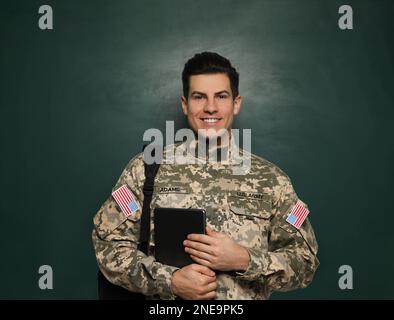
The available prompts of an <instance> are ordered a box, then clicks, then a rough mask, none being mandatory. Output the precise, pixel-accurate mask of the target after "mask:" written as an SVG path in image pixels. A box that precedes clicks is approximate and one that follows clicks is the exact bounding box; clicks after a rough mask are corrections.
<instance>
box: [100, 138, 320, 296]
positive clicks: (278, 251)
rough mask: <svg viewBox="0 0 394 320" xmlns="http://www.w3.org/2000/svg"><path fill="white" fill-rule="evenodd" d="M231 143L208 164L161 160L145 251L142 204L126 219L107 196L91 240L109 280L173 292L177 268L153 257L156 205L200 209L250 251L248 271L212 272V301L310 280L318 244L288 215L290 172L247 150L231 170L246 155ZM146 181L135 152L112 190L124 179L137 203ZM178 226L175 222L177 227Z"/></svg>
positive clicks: (292, 196)
mask: <svg viewBox="0 0 394 320" xmlns="http://www.w3.org/2000/svg"><path fill="white" fill-rule="evenodd" d="M179 148H184V145H177V146H174V150H175V152H176V151H177V150H178V151H183V150H182V149H179ZM229 149H230V150H229V154H228V157H227V158H226V159H224V160H223V159H222V161H221V162H208V161H205V159H200V158H196V157H195V156H194V155H192V154H191V153H187V152H186V154H187V157H190V159H193V160H197V161H195V162H197V163H195V164H185V165H180V164H174V163H171V161H170V159H171V157H168V158H167V159H165V160H164V163H163V164H162V165H161V166H160V169H159V172H158V174H157V176H156V179H155V190H154V194H153V198H152V203H151V215H152V219H151V238H150V249H149V255H148V256H147V255H145V254H143V253H142V252H141V251H138V250H137V245H138V241H139V229H140V217H141V210H139V211H137V212H136V213H133V214H132V215H131V216H129V217H128V218H126V217H125V215H124V214H123V213H122V212H121V210H120V208H119V206H118V204H117V203H116V202H115V200H114V199H113V197H112V196H110V197H109V198H108V199H107V200H106V201H105V203H104V204H103V205H102V207H101V208H100V210H99V211H98V212H97V214H96V215H95V217H94V229H93V244H94V249H95V253H96V257H97V262H98V265H99V267H100V269H101V271H102V272H103V274H104V275H105V276H106V277H107V279H108V280H110V281H111V282H112V283H114V284H117V285H120V286H122V287H124V288H126V289H128V290H130V291H134V292H141V293H143V294H145V295H146V296H147V298H148V299H174V298H175V296H174V295H173V294H172V292H171V288H170V285H171V276H172V273H173V272H174V271H176V270H177V268H176V267H173V266H168V265H164V264H161V263H160V262H158V261H156V260H155V259H154V246H155V240H154V239H155V237H154V225H153V209H154V208H155V207H173V208H203V209H205V210H206V214H207V215H206V217H207V221H206V223H207V226H208V227H210V228H212V229H213V230H215V231H218V232H223V233H225V234H227V235H229V236H230V237H232V238H233V239H234V240H235V241H237V242H238V243H239V244H240V245H242V246H244V247H245V248H247V250H248V252H249V254H250V263H249V267H248V269H247V270H246V271H245V272H235V271H232V272H216V274H217V284H218V286H217V289H216V299H267V298H269V296H270V294H271V293H272V292H273V291H288V290H293V289H296V288H303V287H306V286H307V285H308V284H309V283H310V282H311V281H312V279H313V276H314V273H315V271H316V269H317V267H318V265H319V261H318V259H317V258H316V254H317V251H318V245H317V242H316V239H315V235H314V232H313V229H312V226H311V224H310V222H309V220H308V219H306V220H305V221H304V223H303V225H302V227H301V228H300V230H297V229H296V228H294V227H293V226H292V225H290V224H289V223H287V222H286V221H285V220H286V217H287V215H288V214H289V213H290V210H291V209H292V207H293V206H294V205H295V204H296V202H297V201H298V200H299V199H298V197H297V195H296V193H295V191H294V190H293V187H292V185H291V182H290V179H289V177H288V176H287V175H286V174H285V173H283V172H282V171H281V170H280V169H279V168H278V167H276V166H275V165H273V164H272V163H270V162H268V161H266V160H264V159H262V158H260V157H257V156H255V155H250V154H249V155H250V156H251V166H250V168H248V169H246V170H245V172H244V174H243V175H234V174H233V170H232V168H233V166H237V165H240V159H241V158H242V156H244V155H245V154H246V153H245V152H244V151H243V150H242V149H237V152H234V154H232V151H234V146H232V147H231V148H229ZM185 150H186V149H185ZM172 151H173V150H171V152H172ZM171 154H172V153H171ZM144 180H145V178H144V163H143V155H142V154H139V155H137V156H136V157H134V158H133V159H132V160H131V161H130V162H129V163H128V165H127V166H126V168H125V169H124V171H123V173H122V175H121V176H120V178H119V180H118V182H117V183H116V185H115V186H114V189H113V190H116V189H117V188H119V187H120V186H122V185H127V186H128V188H129V189H130V190H131V191H132V192H133V194H134V195H135V196H136V198H137V199H138V201H139V203H140V206H141V208H142V203H143V194H142V188H143V184H144ZM305 205H306V204H305ZM181 227H182V226H179V225H177V222H176V221H174V229H176V228H181Z"/></svg>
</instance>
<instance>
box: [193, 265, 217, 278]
mask: <svg viewBox="0 0 394 320" xmlns="http://www.w3.org/2000/svg"><path fill="white" fill-rule="evenodd" d="M192 266H193V269H194V270H195V271H198V272H200V273H202V274H205V275H206V276H209V277H214V276H215V275H216V274H215V272H213V271H212V270H211V269H209V268H208V267H206V266H203V265H199V264H196V263H193V264H192Z"/></svg>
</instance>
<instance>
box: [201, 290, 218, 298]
mask: <svg viewBox="0 0 394 320" xmlns="http://www.w3.org/2000/svg"><path fill="white" fill-rule="evenodd" d="M215 297H216V292H215V291H211V292H208V293H206V294H204V295H202V296H201V300H212V299H214V298H215Z"/></svg>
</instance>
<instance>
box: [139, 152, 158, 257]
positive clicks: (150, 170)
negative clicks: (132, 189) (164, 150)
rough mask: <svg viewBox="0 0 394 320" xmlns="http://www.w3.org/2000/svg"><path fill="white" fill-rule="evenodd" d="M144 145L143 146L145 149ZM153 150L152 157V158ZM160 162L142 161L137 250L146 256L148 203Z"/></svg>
mask: <svg viewBox="0 0 394 320" xmlns="http://www.w3.org/2000/svg"><path fill="white" fill-rule="evenodd" d="M145 147H146V145H144V149H145ZM154 150H155V149H153V152H152V155H153V156H154ZM159 167H160V162H159V163H152V164H147V163H146V162H145V161H144V170H145V183H144V188H143V193H144V202H143V205H142V215H141V227H140V243H139V245H138V249H139V250H140V251H142V252H143V253H145V254H148V247H149V237H150V216H151V215H150V203H151V201H152V195H153V187H154V185H155V177H156V174H157V172H158V171H159Z"/></svg>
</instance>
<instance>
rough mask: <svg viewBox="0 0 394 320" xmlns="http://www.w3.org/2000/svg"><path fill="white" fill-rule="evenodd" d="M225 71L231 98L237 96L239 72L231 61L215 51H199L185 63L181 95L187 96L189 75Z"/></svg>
mask: <svg viewBox="0 0 394 320" xmlns="http://www.w3.org/2000/svg"><path fill="white" fill-rule="evenodd" d="M215 73H226V74H227V75H228V77H229V78H230V85H231V91H232V94H233V99H235V98H236V97H237V96H238V84H239V74H238V72H237V70H235V68H234V67H233V66H232V65H231V62H230V61H229V60H228V59H226V58H225V57H222V56H221V55H219V54H217V53H215V52H201V53H197V54H195V55H194V57H193V58H191V59H189V60H188V61H187V62H186V63H185V67H184V68H183V71H182V84H183V95H184V96H185V98H186V99H188V96H189V84H190V81H189V80H190V76H193V75H198V74H215Z"/></svg>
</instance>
